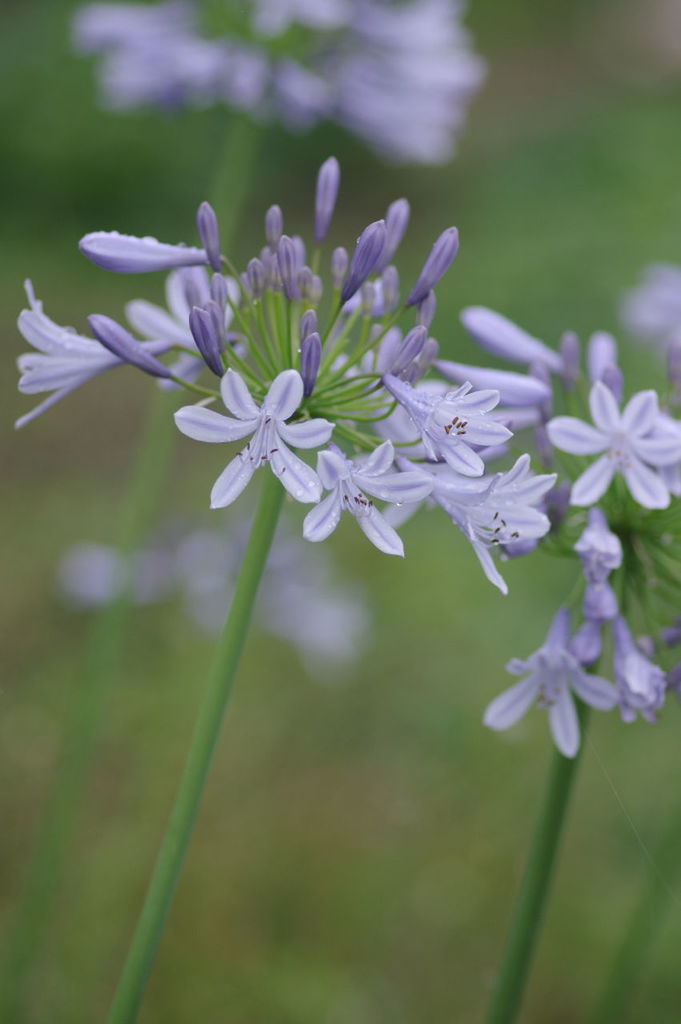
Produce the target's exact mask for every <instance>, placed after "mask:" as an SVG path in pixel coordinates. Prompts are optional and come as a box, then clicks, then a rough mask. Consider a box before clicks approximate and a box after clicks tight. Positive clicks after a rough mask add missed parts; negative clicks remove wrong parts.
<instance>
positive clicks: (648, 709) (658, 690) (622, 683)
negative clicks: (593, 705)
mask: <svg viewBox="0 0 681 1024" xmlns="http://www.w3.org/2000/svg"><path fill="white" fill-rule="evenodd" d="M612 628H613V636H614V639H615V680H616V683H617V689H618V694H619V699H618V703H619V706H620V714H621V715H622V720H623V721H625V722H633V721H634V719H635V718H636V715H637V714H640V715H642V717H643V718H645V719H647V721H649V722H655V721H657V711H658V710H659V708H661V707H662V705H663V704H664V698H665V689H666V679H665V674H664V672H663V671H662V669H661V668H659V667H658V666H657V665H655V664H653V662H652V661H650V659H649V658H647V657H646V656H645V654H644V653H643V651H641V650H640V648H639V647H638V646H637V645H636V643H635V642H634V638H633V637H632V635H631V631H630V629H629V627H628V625H627V623H626V622H625V620H624V619H623V618H621V617H618V618H616V619H615V621H614V622H613V627H612Z"/></svg>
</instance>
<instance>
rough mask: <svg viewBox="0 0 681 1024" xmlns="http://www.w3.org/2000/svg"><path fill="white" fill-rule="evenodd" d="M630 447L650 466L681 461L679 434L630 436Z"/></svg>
mask: <svg viewBox="0 0 681 1024" xmlns="http://www.w3.org/2000/svg"><path fill="white" fill-rule="evenodd" d="M631 447H632V448H633V450H634V451H635V452H636V454H637V455H638V456H639V458H641V459H643V461H644V462H649V463H650V464H651V465H652V466H673V465H675V464H676V463H677V462H681V435H677V436H675V435H673V434H664V435H660V436H657V437H635V438H632V441H631Z"/></svg>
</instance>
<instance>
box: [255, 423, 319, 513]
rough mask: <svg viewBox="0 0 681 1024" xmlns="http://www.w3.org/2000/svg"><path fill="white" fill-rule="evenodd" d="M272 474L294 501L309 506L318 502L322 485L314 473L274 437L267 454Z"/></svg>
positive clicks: (279, 439)
mask: <svg viewBox="0 0 681 1024" xmlns="http://www.w3.org/2000/svg"><path fill="white" fill-rule="evenodd" d="M267 454H268V457H269V461H270V465H271V467H272V472H273V473H274V475H275V476H276V477H279V479H280V480H281V482H282V484H283V486H284V487H285V488H286V490H287V491H288V493H289V494H290V495H291V497H292V498H295V500H296V501H301V502H303V504H310V503H312V502H317V501H319V499H320V497H321V494H322V485H321V483H320V482H319V477H318V476H317V474H316V473H315V471H314V470H313V469H312V468H311V466H308V465H307V463H306V462H303V460H302V459H299V458H298V456H297V455H294V454H293V452H292V451H291V450H290V449H289V448H287V447H286V445H285V444H284V442H283V441H282V440H281V438H277V436H276V434H275V435H274V446H273V447H272V448H271V449H270V451H269V452H268V453H267Z"/></svg>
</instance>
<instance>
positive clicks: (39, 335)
mask: <svg viewBox="0 0 681 1024" xmlns="http://www.w3.org/2000/svg"><path fill="white" fill-rule="evenodd" d="M17 326H18V328H19V330H20V332H21V334H22V335H23V336H24V338H25V339H26V341H27V342H28V343H29V345H32V346H33V348H37V349H38V350H39V351H40V352H45V353H46V354H47V355H66V356H79V355H84V356H91V355H93V354H95V353H96V352H97V351H98V350H101V346H100V344H99V342H98V341H94V340H93V339H92V338H84V337H83V336H82V335H80V334H76V333H75V331H72V330H70V329H69V328H68V327H60V325H59V324H56V323H55V322H54V320H50V318H49V317H48V316H46V315H45V314H44V313H43V312H39V311H38V310H37V309H22V311H21V313H20V314H19V317H18V320H17Z"/></svg>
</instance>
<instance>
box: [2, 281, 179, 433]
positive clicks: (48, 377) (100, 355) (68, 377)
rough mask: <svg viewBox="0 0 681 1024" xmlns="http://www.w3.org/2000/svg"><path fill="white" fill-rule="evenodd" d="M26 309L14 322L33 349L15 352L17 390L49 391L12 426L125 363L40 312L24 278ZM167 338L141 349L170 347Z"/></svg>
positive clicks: (153, 350)
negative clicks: (101, 374)
mask: <svg viewBox="0 0 681 1024" xmlns="http://www.w3.org/2000/svg"><path fill="white" fill-rule="evenodd" d="M26 294H27V296H28V301H29V305H30V309H23V310H22V311H21V313H20V314H19V319H18V326H19V330H20V331H21V333H22V335H23V336H24V338H25V339H26V341H27V342H28V343H29V344H30V345H32V346H33V347H34V348H36V349H38V351H37V352H29V353H26V354H25V355H21V356H19V359H18V360H17V364H18V366H19V369H20V371H21V378H20V380H19V390H20V391H21V392H22V393H23V394H25V395H34V394H39V393H40V392H43V391H52V392H53V393H52V394H51V395H50V397H49V398H47V399H46V400H45V401H44V402H41V403H40V405H38V406H36V408H35V409H33V410H32V411H31V412H30V413H28V414H27V415H26V416H22V417H20V419H18V420H17V422H16V424H15V425H16V427H17V428H19V427H23V426H25V424H27V423H29V422H30V421H31V420H33V419H35V418H36V417H37V416H40V414H41V413H43V412H45V411H46V410H47V409H49V408H51V406H53V405H55V404H56V403H57V402H58V401H60V399H62V398H64V397H65V396H66V395H68V394H69V393H70V392H71V391H73V390H74V389H75V388H77V387H80V385H81V384H85V383H86V382H87V381H89V380H92V378H93V377H97V376H98V375H99V374H100V373H104V372H105V371H106V370H112V369H114V367H116V366H123V365H125V361H124V360H123V359H121V358H120V357H119V356H117V355H114V353H113V352H110V351H109V350H108V349H106V348H105V347H104V346H103V345H102V344H101V343H100V342H99V341H94V340H93V339H92V338H86V337H83V335H81V334H76V332H75V331H74V330H73V329H72V328H70V327H60V326H59V324H56V323H55V322H54V320H51V319H50V318H49V317H48V316H47V315H46V314H45V313H44V312H43V304H42V302H40V301H39V300H38V299H36V297H35V293H34V291H33V285H32V284H31V282H30V281H27V282H26ZM170 344H171V343H170V342H169V341H154V342H149V343H148V344H146V345H144V346H140V347H141V348H143V351H144V353H147V354H149V355H152V356H153V355H159V354H160V353H163V352H165V351H166V350H167V349H168V348H169V347H170Z"/></svg>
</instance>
